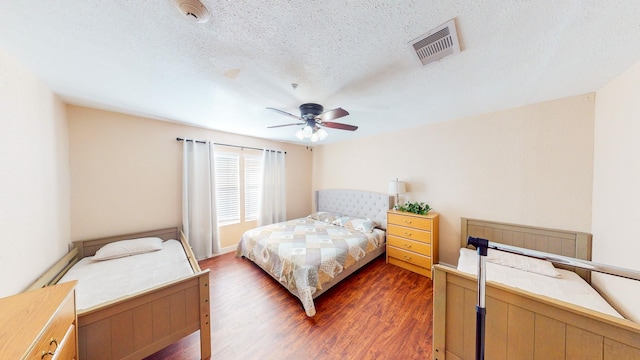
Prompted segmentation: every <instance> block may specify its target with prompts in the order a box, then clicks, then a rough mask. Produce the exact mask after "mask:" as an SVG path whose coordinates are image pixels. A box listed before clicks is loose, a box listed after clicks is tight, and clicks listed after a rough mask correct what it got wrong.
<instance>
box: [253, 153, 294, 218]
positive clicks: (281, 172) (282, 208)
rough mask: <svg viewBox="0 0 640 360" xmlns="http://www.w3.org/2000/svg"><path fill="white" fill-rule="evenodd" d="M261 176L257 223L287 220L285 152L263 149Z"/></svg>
mask: <svg viewBox="0 0 640 360" xmlns="http://www.w3.org/2000/svg"><path fill="white" fill-rule="evenodd" d="M262 157H263V176H262V194H261V197H260V198H261V203H260V215H259V216H258V225H259V226H263V225H269V224H273V223H277V222H281V221H285V220H287V207H286V196H285V191H286V188H285V185H286V184H285V154H284V152H281V151H271V150H263V151H262Z"/></svg>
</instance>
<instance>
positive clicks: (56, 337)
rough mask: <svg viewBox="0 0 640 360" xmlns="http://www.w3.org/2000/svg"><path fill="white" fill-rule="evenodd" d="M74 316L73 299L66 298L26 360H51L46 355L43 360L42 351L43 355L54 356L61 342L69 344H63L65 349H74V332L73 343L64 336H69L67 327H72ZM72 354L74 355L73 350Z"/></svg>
mask: <svg viewBox="0 0 640 360" xmlns="http://www.w3.org/2000/svg"><path fill="white" fill-rule="evenodd" d="M75 316H76V315H75V306H74V302H73V297H68V298H67V299H66V301H65V302H64V303H63V304H62V305H61V308H60V310H59V311H58V312H57V313H56V315H55V316H54V317H53V319H52V320H51V322H50V323H49V325H48V326H47V327H46V328H45V329H44V331H43V332H42V336H41V337H40V338H39V339H38V340H37V341H36V343H35V346H34V347H33V349H32V350H31V352H30V353H29V355H28V356H27V359H38V360H41V359H47V358H49V359H51V355H46V356H44V358H43V356H42V354H43V351H44V352H45V353H47V352H49V351H50V352H52V353H54V354H55V353H56V351H57V349H58V348H59V347H61V346H62V345H63V344H62V343H63V341H66V342H69V344H65V347H71V348H75V342H76V340H75V331H73V334H74V335H73V336H74V338H73V341H69V340H68V339H65V336H69V326H73V324H74V323H75ZM56 344H57V345H56ZM61 349H62V348H61ZM73 353H74V354H75V349H74V351H73ZM57 358H60V359H64V358H61V357H57Z"/></svg>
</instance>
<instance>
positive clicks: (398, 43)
mask: <svg viewBox="0 0 640 360" xmlns="http://www.w3.org/2000/svg"><path fill="white" fill-rule="evenodd" d="M202 2H203V3H204V4H205V5H206V6H207V8H208V9H209V12H210V13H211V20H210V21H209V22H208V23H205V24H196V23H192V22H190V21H188V20H187V19H186V18H185V17H183V15H182V14H180V13H179V12H178V11H177V10H176V8H175V7H174V5H173V3H172V1H171V0H146V1H142V0H137V1H132V0H118V1H116V0H113V1H107V0H57V1H42V0H20V1H1V2H0V48H3V49H4V50H6V51H8V52H9V53H11V54H12V55H13V56H14V57H16V58H17V59H18V60H19V61H20V62H21V63H22V64H23V65H25V66H26V67H28V68H29V69H31V70H32V71H33V72H34V73H35V74H37V75H38V76H39V77H40V78H41V79H42V80H43V81H44V82H45V83H46V84H47V85H48V86H49V87H51V88H52V89H53V90H54V91H55V92H56V93H58V94H59V95H60V96H61V97H62V98H63V99H64V100H65V101H67V102H69V103H73V104H78V105H85V106H91V107H96V108H101V109H107V110H115V111H120V112H125V113H130V114H135V115H144V116H149V117H152V118H157V119H163V120H169V121H175V122H181V123H185V124H193V125H197V126H202V127H206V128H211V129H216V130H221V131H227V132H232V133H239V134H244V135H250V136H256V137H261V138H267V139H274V140H282V141H288V142H296V141H297V139H296V138H295V137H294V136H293V134H294V133H295V131H296V130H297V127H295V126H293V127H284V128H277V129H267V128H266V127H267V126H269V125H279V124H287V123H291V122H292V120H293V119H291V118H287V117H285V116H282V115H279V114H277V113H275V112H270V111H267V110H265V108H266V107H274V108H279V109H282V110H284V111H287V112H290V113H293V114H298V110H297V107H298V105H299V104H301V103H304V102H317V103H320V104H323V105H324V106H325V109H331V108H335V107H342V108H344V109H346V110H348V111H349V112H350V113H351V115H349V116H347V117H344V118H341V119H339V120H337V121H339V122H344V123H348V124H353V125H357V126H359V127H360V128H359V129H358V130H357V131H356V132H348V131H343V130H336V129H328V132H329V137H328V138H327V139H326V140H324V141H323V142H322V143H330V142H334V141H344V140H348V139H353V138H355V137H362V136H368V135H372V134H378V133H384V132H390V131H394V130H395V129H398V128H410V127H416V126H420V125H422V124H426V123H429V122H437V121H446V120H450V119H455V118H460V117H464V116H469V115H474V114H478V113H486V112H491V111H496V110H501V109H506V108H511V107H514V106H519V105H523V104H529V103H535V102H540V101H545V100H549V99H556V98H560V97H565V96H571V95H577V94H583V93H588V92H593V91H596V90H597V89H599V88H600V87H601V86H602V85H604V84H606V83H607V82H608V81H609V80H611V79H613V78H614V77H615V76H617V75H619V74H620V73H621V72H623V71H624V70H626V69H627V68H628V67H629V66H631V65H632V64H634V63H636V62H637V61H639V60H640V47H639V46H638V44H640V1H638V0H620V1H613V0H611V1H587V0H584V1H578V0H575V1H570V0H563V1H558V0H553V1H550V0H544V1H525V0H521V1H514V0H505V1H482V2H480V1H468V0H439V1H425V0H422V1H365V0H359V1H344V0H343V1H337V0H325V1H307V0H305V1H302V0H301V1H284V0H269V1H228V0H227V1H225V0H203V1H202ZM451 18H456V22H457V29H458V36H459V38H460V44H461V48H462V51H461V53H460V54H457V55H454V56H450V57H448V58H445V59H443V60H442V61H440V62H437V63H434V64H430V65H428V66H422V65H421V64H420V61H419V60H418V59H417V57H416V56H415V54H414V53H413V52H412V51H411V48H410V46H409V42H410V41H411V40H412V39H414V38H416V37H418V36H420V35H422V34H424V33H426V32H428V31H429V30H430V29H432V28H434V27H436V26H438V25H440V24H442V23H444V22H446V21H447V20H449V19H451ZM291 83H297V84H299V85H300V86H299V87H298V88H297V89H295V90H294V89H293V88H292V87H291ZM294 122H295V121H294Z"/></svg>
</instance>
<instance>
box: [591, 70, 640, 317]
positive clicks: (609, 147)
mask: <svg viewBox="0 0 640 360" xmlns="http://www.w3.org/2000/svg"><path fill="white" fill-rule="evenodd" d="M638 99H640V62H639V63H637V64H635V65H634V66H632V67H631V68H630V69H628V70H627V71H626V72H625V73H623V74H622V75H621V76H619V77H618V78H616V79H614V80H612V81H611V82H610V83H609V84H607V85H606V86H604V87H603V88H602V89H600V90H599V91H598V92H597V101H596V117H595V140H594V169H593V170H594V171H593V172H594V175H593V220H592V223H593V260H594V261H596V262H600V263H605V264H611V265H615V266H620V267H625V268H629V269H634V270H638V271H640V263H639V261H638V259H640V234H638V217H639V215H640V211H639V210H638V209H639V204H640V191H639V190H638V186H639V184H640V140H639V135H640V101H638ZM593 283H594V285H595V286H596V288H598V289H599V290H600V291H601V292H602V293H603V294H604V295H605V296H606V297H608V298H609V300H610V301H611V302H612V303H613V304H614V305H615V306H616V308H618V309H620V310H621V311H622V312H623V313H624V315H627V316H628V317H630V318H632V319H633V320H634V321H636V322H640V307H639V306H638V299H640V283H639V282H631V281H629V280H623V279H620V278H615V277H609V276H607V277H604V276H597V275H596V276H594V279H593Z"/></svg>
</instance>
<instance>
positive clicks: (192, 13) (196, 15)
mask: <svg viewBox="0 0 640 360" xmlns="http://www.w3.org/2000/svg"><path fill="white" fill-rule="evenodd" d="M173 4H174V5H175V6H176V7H177V8H178V10H179V11H180V13H181V14H182V15H184V16H186V17H187V19H189V20H190V21H192V22H194V23H206V22H207V21H209V18H210V15H209V11H208V10H207V8H206V7H205V6H204V5H203V4H202V3H201V2H200V1H198V0H173Z"/></svg>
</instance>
